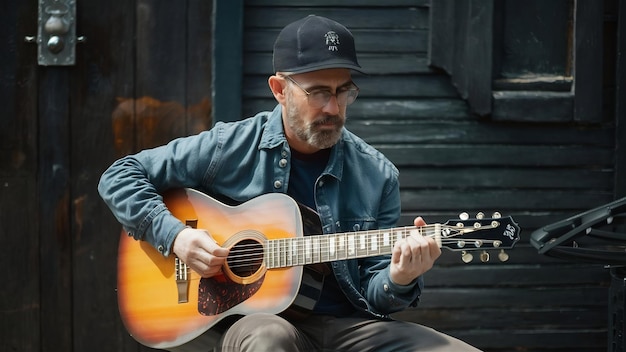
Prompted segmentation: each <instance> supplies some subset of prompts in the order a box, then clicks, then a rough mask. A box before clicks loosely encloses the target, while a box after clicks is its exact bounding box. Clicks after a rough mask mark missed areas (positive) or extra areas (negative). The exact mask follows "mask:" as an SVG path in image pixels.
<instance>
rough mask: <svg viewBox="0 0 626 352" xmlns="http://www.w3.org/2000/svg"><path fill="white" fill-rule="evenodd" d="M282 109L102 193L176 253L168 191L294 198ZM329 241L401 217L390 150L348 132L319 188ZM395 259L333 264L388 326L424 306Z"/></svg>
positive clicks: (155, 161) (139, 168)
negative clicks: (400, 276)
mask: <svg viewBox="0 0 626 352" xmlns="http://www.w3.org/2000/svg"><path fill="white" fill-rule="evenodd" d="M281 111H282V109H281V106H280V105H278V106H277V107H276V108H275V109H274V110H273V111H272V112H262V113H259V114H257V115H256V116H254V117H252V118H248V119H245V120H242V121H239V122H234V123H222V122H219V123H217V124H216V125H215V126H214V127H213V128H212V129H211V130H209V131H205V132H202V133H200V134H198V135H195V136H190V137H184V138H179V139H176V140H173V141H172V142H170V143H169V144H167V145H165V146H161V147H158V148H154V149H148V150H144V151H141V152H139V153H137V154H135V155H130V156H126V157H124V158H122V159H120V160H117V161H116V162H115V163H114V164H113V165H111V167H109V169H108V170H106V171H105V173H104V174H103V175H102V177H101V179H100V183H99V185H98V190H99V192H100V195H101V196H102V198H103V200H104V201H105V202H106V204H107V205H108V206H109V207H110V208H111V210H112V212H113V214H114V215H115V217H116V218H117V219H118V221H119V222H120V223H121V224H122V225H123V226H124V228H125V229H126V230H127V231H128V233H129V234H130V235H132V236H133V237H134V238H135V239H137V240H145V241H148V242H149V243H150V244H152V245H153V246H154V247H155V248H156V249H157V250H158V251H159V252H161V253H162V254H163V255H165V256H167V255H169V254H170V251H171V247H172V244H173V242H174V238H175V236H176V235H177V234H178V233H179V232H180V231H182V230H183V228H184V227H185V225H184V224H182V223H181V222H180V221H179V220H178V219H176V218H175V217H174V216H173V215H172V214H171V213H170V212H169V211H168V210H167V208H166V207H165V205H164V204H163V202H162V198H161V197H160V196H159V193H160V192H161V191H165V190H166V189H170V188H180V187H188V188H194V189H197V190H200V191H203V192H205V193H207V194H210V195H222V196H225V197H227V198H229V199H232V200H234V201H236V202H244V201H247V200H249V199H252V198H254V197H256V196H259V195H261V194H265V193H271V192H282V193H287V187H288V185H289V172H290V149H289V145H288V143H287V140H286V138H285V133H284V129H283V123H282V117H281ZM315 201H316V206H317V209H316V210H317V212H318V213H319V215H320V220H321V223H322V230H323V232H324V233H336V232H348V231H353V230H354V231H365V230H372V229H377V228H386V227H392V226H394V225H395V224H396V221H397V220H398V218H399V216H400V192H399V185H398V170H397V169H396V167H395V166H394V165H393V164H392V163H391V162H390V161H389V160H388V159H387V158H385V157H384V156H383V155H382V154H381V153H380V152H378V151H377V150H375V149H374V148H373V147H371V146H369V145H368V144H366V143H365V142H364V141H363V140H361V139H360V138H358V137H357V136H355V135H354V134H352V133H351V132H349V131H348V130H346V129H344V130H343V132H342V136H341V139H340V140H339V142H338V143H337V144H336V145H335V146H334V147H333V148H332V150H331V155H330V159H329V162H328V165H327V166H326V170H325V171H324V172H323V173H322V175H321V176H320V177H319V178H318V181H317V183H316V185H315ZM389 262H390V256H378V257H371V258H365V259H350V260H342V261H336V262H332V268H333V272H334V274H335V276H336V278H337V281H338V282H339V284H340V287H341V289H342V290H343V291H344V293H345V295H346V296H347V297H348V299H349V300H350V301H351V302H352V304H353V305H354V306H355V307H356V308H357V309H358V310H360V311H363V312H367V313H369V314H371V315H373V316H375V317H379V318H388V315H389V314H390V313H393V312H396V311H400V310H402V309H405V308H406V307H408V306H409V305H416V304H417V300H418V297H419V294H420V292H421V289H422V286H423V282H422V278H421V277H420V278H418V279H417V280H416V281H415V282H414V283H412V284H410V285H408V286H399V285H396V284H394V283H393V282H392V281H391V280H390V277H389V268H388V265H389Z"/></svg>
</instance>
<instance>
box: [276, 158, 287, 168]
mask: <svg viewBox="0 0 626 352" xmlns="http://www.w3.org/2000/svg"><path fill="white" fill-rule="evenodd" d="M278 166H280V167H285V166H287V159H280V161H279V162H278Z"/></svg>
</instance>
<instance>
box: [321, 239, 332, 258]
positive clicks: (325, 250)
mask: <svg viewBox="0 0 626 352" xmlns="http://www.w3.org/2000/svg"><path fill="white" fill-rule="evenodd" d="M330 237H331V236H318V238H319V239H320V262H322V263H325V262H329V261H331V258H330V251H331V249H330V247H329V240H330Z"/></svg>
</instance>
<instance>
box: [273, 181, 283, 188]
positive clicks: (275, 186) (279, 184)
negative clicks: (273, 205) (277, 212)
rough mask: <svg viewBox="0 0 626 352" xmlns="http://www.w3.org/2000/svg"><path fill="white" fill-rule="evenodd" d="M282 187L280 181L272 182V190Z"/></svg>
mask: <svg viewBox="0 0 626 352" xmlns="http://www.w3.org/2000/svg"><path fill="white" fill-rule="evenodd" d="M282 186H283V183H282V182H280V180H276V181H274V188H276V189H279V188H281V187H282Z"/></svg>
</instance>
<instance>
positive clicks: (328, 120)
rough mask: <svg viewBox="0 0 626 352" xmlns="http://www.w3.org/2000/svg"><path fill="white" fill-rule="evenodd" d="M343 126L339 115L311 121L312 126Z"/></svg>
mask: <svg viewBox="0 0 626 352" xmlns="http://www.w3.org/2000/svg"><path fill="white" fill-rule="evenodd" d="M329 123H332V124H335V125H343V119H342V118H341V117H340V116H339V115H330V116H326V117H324V118H323V119H320V120H316V121H313V123H312V125H313V126H319V125H326V124H329Z"/></svg>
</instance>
